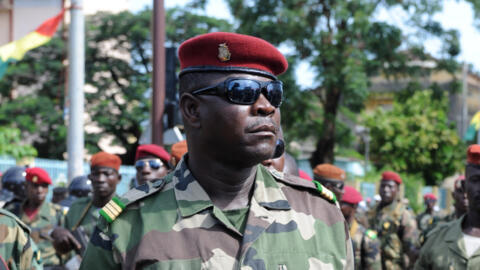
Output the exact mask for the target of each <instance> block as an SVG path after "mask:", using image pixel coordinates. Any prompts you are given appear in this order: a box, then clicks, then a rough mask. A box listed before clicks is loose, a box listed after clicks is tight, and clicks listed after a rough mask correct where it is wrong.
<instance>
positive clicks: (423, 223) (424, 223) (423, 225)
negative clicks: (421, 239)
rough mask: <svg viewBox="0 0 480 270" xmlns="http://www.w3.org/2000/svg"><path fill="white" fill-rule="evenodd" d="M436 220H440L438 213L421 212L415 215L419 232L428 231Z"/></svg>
mask: <svg viewBox="0 0 480 270" xmlns="http://www.w3.org/2000/svg"><path fill="white" fill-rule="evenodd" d="M438 221H440V218H439V216H438V215H436V214H429V213H427V212H423V213H421V214H420V215H418V216H417V227H418V229H419V230H420V231H421V232H423V233H425V232H427V233H428V231H430V230H431V229H432V228H433V227H435V224H436V223H437V222H438Z"/></svg>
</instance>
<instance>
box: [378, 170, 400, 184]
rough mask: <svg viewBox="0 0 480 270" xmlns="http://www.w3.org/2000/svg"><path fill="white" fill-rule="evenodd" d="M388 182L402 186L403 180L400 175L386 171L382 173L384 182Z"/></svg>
mask: <svg viewBox="0 0 480 270" xmlns="http://www.w3.org/2000/svg"><path fill="white" fill-rule="evenodd" d="M387 180H392V181H395V182H397V184H399V185H401V184H402V178H400V175H398V174H397V173H395V172H392V171H386V172H384V173H382V181H387Z"/></svg>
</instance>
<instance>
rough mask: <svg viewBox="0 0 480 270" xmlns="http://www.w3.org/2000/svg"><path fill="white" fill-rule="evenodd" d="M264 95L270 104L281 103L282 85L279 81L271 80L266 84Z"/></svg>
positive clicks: (278, 104)
mask: <svg viewBox="0 0 480 270" xmlns="http://www.w3.org/2000/svg"><path fill="white" fill-rule="evenodd" d="M266 97H267V99H268V101H270V104H272V106H274V107H279V106H280V104H282V98H283V86H282V83H281V82H272V83H270V84H268V85H267V91H266Z"/></svg>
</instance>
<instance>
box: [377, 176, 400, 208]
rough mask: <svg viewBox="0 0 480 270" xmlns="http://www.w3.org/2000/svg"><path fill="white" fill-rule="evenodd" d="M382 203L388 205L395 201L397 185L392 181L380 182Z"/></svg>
mask: <svg viewBox="0 0 480 270" xmlns="http://www.w3.org/2000/svg"><path fill="white" fill-rule="evenodd" d="M379 193H380V197H381V198H382V203H385V204H389V203H391V202H393V200H395V198H396V197H397V193H398V184H397V183H396V182H395V181H393V180H387V181H384V180H382V181H381V182H380V188H379Z"/></svg>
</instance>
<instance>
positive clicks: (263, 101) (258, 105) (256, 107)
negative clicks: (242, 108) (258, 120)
mask: <svg viewBox="0 0 480 270" xmlns="http://www.w3.org/2000/svg"><path fill="white" fill-rule="evenodd" d="M252 109H253V114H254V115H270V114H273V113H274V112H275V109H276V108H275V107H274V106H273V105H272V104H271V103H270V101H268V99H267V98H266V97H265V95H264V94H263V93H262V94H260V97H259V98H258V99H257V101H255V103H254V104H253V105H252Z"/></svg>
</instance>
